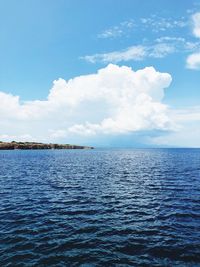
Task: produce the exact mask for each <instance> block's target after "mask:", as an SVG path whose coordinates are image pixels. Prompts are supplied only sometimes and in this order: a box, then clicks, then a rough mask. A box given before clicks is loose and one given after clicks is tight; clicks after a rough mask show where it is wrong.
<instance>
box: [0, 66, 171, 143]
mask: <svg viewBox="0 0 200 267" xmlns="http://www.w3.org/2000/svg"><path fill="white" fill-rule="evenodd" d="M171 80H172V78H171V75H170V74H168V73H160V72H158V71H156V70H155V69H154V68H153V67H146V68H144V69H141V70H137V71H134V70H132V69H131V68H130V67H126V66H122V67H119V66H118V65H114V64H109V65H108V66H107V67H105V68H102V69H100V70H98V72H97V73H95V74H89V75H84V76H78V77H75V78H73V79H70V80H68V81H66V80H64V79H58V80H56V81H54V83H53V87H52V89H51V90H50V92H49V95H48V97H47V99H46V100H45V101H41V100H36V101H27V102H24V103H21V101H20V98H19V96H14V95H12V94H6V93H4V92H0V127H1V133H0V138H1V139H13V138H15V139H20V138H21V139H30V138H31V137H32V138H31V139H34V140H49V141H51V140H53V139H58V140H59V138H66V140H67V139H68V138H70V137H71V136H74V135H77V136H93V135H101V134H105V135H110V134H115V135H118V134H119V135H120V134H126V133H130V132H139V131H145V130H169V129H170V127H172V124H171V121H170V119H169V117H168V115H167V112H168V107H167V106H166V105H165V104H163V103H162V99H163V96H164V88H167V87H168V86H169V85H170V83H171Z"/></svg>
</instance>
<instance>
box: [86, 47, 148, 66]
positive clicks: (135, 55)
mask: <svg viewBox="0 0 200 267" xmlns="http://www.w3.org/2000/svg"><path fill="white" fill-rule="evenodd" d="M145 56H146V51H145V47H143V46H132V47H129V48H127V49H125V50H121V51H114V52H110V53H104V54H95V55H91V56H84V57H82V59H85V60H86V61H89V62H91V63H95V62H98V61H100V62H104V63H109V62H112V63H117V62H121V61H129V60H135V61H138V60H142V59H144V57H145Z"/></svg>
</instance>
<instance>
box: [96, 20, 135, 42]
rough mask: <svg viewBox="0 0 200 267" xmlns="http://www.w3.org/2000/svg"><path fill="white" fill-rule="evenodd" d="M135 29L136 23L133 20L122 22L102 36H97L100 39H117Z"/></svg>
mask: <svg viewBox="0 0 200 267" xmlns="http://www.w3.org/2000/svg"><path fill="white" fill-rule="evenodd" d="M133 27H134V22H133V20H132V19H130V20H126V21H123V22H121V23H120V24H119V25H117V26H113V27H110V28H108V29H106V30H104V31H103V32H101V33H100V34H98V35H97V37H98V38H102V39H107V38H111V39H113V38H117V37H121V36H124V35H127V33H128V32H129V31H130V30H131V29H132V28H133Z"/></svg>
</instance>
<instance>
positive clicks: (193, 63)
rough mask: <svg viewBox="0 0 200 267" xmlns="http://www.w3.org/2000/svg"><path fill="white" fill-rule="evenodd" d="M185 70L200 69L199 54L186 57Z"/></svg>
mask: <svg viewBox="0 0 200 267" xmlns="http://www.w3.org/2000/svg"><path fill="white" fill-rule="evenodd" d="M186 63H187V65H186V66H187V68H188V69H192V70H199V69H200V53H194V54H191V55H189V56H188V57H187V60H186Z"/></svg>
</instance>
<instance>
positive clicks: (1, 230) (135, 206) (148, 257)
mask: <svg viewBox="0 0 200 267" xmlns="http://www.w3.org/2000/svg"><path fill="white" fill-rule="evenodd" d="M0 266H12V267H13V266H200V150H199V149H143V150H142V149H135V150H134V149H133V150H98V149H95V150H61V151H58V150H55V151H54V150H51V151H42V150H41V151H20V150H19V151H0Z"/></svg>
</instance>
